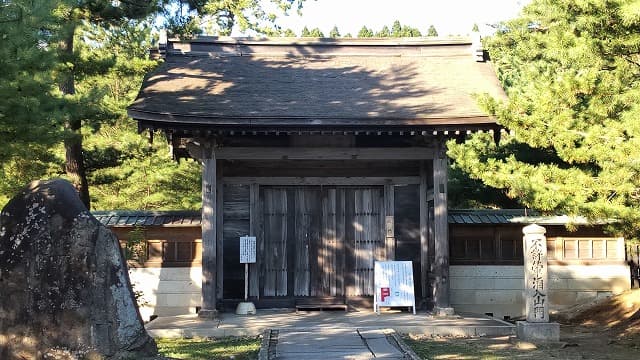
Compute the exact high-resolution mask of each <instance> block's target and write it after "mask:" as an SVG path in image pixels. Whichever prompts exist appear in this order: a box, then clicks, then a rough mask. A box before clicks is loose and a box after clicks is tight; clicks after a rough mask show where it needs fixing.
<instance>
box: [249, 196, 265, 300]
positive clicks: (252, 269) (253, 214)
mask: <svg viewBox="0 0 640 360" xmlns="http://www.w3.org/2000/svg"><path fill="white" fill-rule="evenodd" d="M261 216H262V211H261V210H260V185H258V184H251V185H249V235H250V236H255V237H256V262H255V263H253V264H249V296H251V297H256V298H260V284H259V279H260V276H259V275H260V268H261V267H262V256H261V255H262V254H264V239H263V236H262V228H261V223H260V218H261Z"/></svg>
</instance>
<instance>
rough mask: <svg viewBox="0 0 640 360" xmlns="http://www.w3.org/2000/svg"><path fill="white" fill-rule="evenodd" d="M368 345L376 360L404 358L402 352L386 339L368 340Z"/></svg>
mask: <svg viewBox="0 0 640 360" xmlns="http://www.w3.org/2000/svg"><path fill="white" fill-rule="evenodd" d="M367 345H369V349H371V351H372V352H373V353H374V354H375V356H376V358H378V357H381V356H402V353H401V352H400V350H398V348H396V347H395V346H393V345H391V344H390V343H389V340H387V338H386V337H384V338H375V339H367Z"/></svg>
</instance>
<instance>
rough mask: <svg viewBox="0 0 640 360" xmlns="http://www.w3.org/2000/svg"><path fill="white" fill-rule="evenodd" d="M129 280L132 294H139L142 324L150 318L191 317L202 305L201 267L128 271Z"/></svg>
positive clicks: (131, 269) (135, 269) (134, 269)
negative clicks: (138, 292)
mask: <svg viewBox="0 0 640 360" xmlns="http://www.w3.org/2000/svg"><path fill="white" fill-rule="evenodd" d="M129 278H130V279H131V285H132V286H133V290H134V291H140V292H142V299H140V300H139V301H138V304H139V306H140V315H141V316H142V319H143V320H144V321H148V320H149V318H150V316H151V315H158V316H171V315H183V314H194V313H195V312H196V306H200V304H201V302H202V268H201V267H175V268H130V269H129Z"/></svg>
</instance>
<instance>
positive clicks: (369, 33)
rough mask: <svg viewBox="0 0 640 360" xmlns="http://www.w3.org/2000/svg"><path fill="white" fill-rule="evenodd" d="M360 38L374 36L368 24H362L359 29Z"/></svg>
mask: <svg viewBox="0 0 640 360" xmlns="http://www.w3.org/2000/svg"><path fill="white" fill-rule="evenodd" d="M358 37H359V38H371V37H373V31H372V30H371V29H369V28H368V27H366V26H362V28H361V29H360V31H358Z"/></svg>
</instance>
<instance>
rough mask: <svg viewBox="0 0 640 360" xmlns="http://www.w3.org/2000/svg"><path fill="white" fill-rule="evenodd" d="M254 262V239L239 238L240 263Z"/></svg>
mask: <svg viewBox="0 0 640 360" xmlns="http://www.w3.org/2000/svg"><path fill="white" fill-rule="evenodd" d="M255 262H256V237H255V236H242V237H240V263H241V264H253V263H255Z"/></svg>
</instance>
